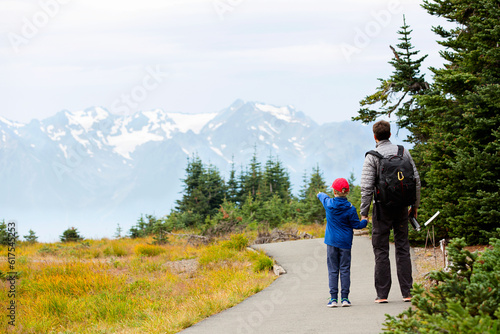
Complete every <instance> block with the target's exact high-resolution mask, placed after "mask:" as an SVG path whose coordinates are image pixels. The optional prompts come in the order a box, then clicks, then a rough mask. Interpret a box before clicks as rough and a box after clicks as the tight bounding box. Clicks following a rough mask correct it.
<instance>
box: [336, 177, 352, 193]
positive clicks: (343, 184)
mask: <svg viewBox="0 0 500 334" xmlns="http://www.w3.org/2000/svg"><path fill="white" fill-rule="evenodd" d="M332 188H333V189H334V190H337V191H338V192H340V193H342V192H344V191H343V189H346V191H349V182H347V180H346V179H344V178H342V177H340V178H338V179H336V180H335V181H333V184H332Z"/></svg>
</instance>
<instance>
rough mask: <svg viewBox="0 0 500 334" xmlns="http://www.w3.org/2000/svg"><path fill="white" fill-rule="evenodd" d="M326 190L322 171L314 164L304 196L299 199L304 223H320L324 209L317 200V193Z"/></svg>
mask: <svg viewBox="0 0 500 334" xmlns="http://www.w3.org/2000/svg"><path fill="white" fill-rule="evenodd" d="M325 191H326V184H325V180H324V178H323V172H322V171H321V169H320V168H319V166H318V165H316V167H315V168H313V171H312V174H311V177H310V179H309V183H308V185H307V190H306V192H305V193H306V198H305V199H304V200H302V201H301V203H302V204H303V205H302V208H301V217H302V220H303V221H304V222H305V223H313V222H315V223H322V222H323V221H324V220H325V217H326V215H325V209H324V208H323V204H322V203H321V202H320V201H319V200H318V197H317V194H318V193H319V192H325Z"/></svg>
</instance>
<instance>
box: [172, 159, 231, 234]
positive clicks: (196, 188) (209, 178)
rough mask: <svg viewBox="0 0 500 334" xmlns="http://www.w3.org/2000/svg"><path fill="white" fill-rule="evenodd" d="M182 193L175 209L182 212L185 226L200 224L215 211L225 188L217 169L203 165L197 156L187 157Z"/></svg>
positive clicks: (220, 202)
mask: <svg viewBox="0 0 500 334" xmlns="http://www.w3.org/2000/svg"><path fill="white" fill-rule="evenodd" d="M183 182H184V193H183V196H182V199H181V200H178V201H177V207H176V209H177V211H178V212H180V213H182V214H184V217H183V221H184V223H185V225H186V226H194V225H201V224H203V222H204V221H205V218H206V217H207V216H209V215H214V214H216V213H217V210H218V209H219V207H220V205H221V204H222V202H223V200H224V197H225V196H226V188H225V184H224V180H223V179H222V177H221V175H220V173H219V170H218V169H217V168H216V167H215V166H213V165H208V166H207V167H205V166H204V164H203V162H202V161H201V159H200V158H199V157H198V156H193V157H192V159H191V160H190V159H188V165H187V167H186V178H185V179H184V180H183Z"/></svg>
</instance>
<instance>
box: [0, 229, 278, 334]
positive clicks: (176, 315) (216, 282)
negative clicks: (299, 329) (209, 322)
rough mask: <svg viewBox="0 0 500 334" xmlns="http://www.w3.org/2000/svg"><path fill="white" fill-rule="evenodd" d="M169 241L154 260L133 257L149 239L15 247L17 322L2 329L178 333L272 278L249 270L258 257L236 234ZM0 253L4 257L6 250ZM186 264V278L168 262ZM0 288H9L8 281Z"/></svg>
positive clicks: (0, 299)
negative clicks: (195, 242)
mask: <svg viewBox="0 0 500 334" xmlns="http://www.w3.org/2000/svg"><path fill="white" fill-rule="evenodd" d="M171 239H172V240H171V243H170V244H169V245H165V246H154V247H155V248H154V249H155V250H154V251H153V253H154V252H158V253H159V255H156V256H155V255H154V254H150V253H148V252H147V251H146V253H147V254H146V255H148V256H144V255H143V253H141V252H138V253H136V250H137V249H141V247H142V249H144V247H146V248H145V249H148V247H149V246H148V244H149V243H150V242H151V239H149V238H148V239H134V240H131V239H121V240H106V239H103V240H88V241H85V242H83V243H68V244H60V243H52V244H34V245H32V244H27V243H20V244H19V245H18V246H17V249H16V259H17V261H16V268H15V270H16V271H17V272H19V273H20V274H19V275H20V277H19V278H18V280H17V281H16V298H15V301H16V325H15V327H13V326H11V325H9V324H8V323H7V321H8V318H7V317H6V315H7V313H6V311H4V312H5V315H4V316H2V317H0V319H1V320H0V331H2V332H6V333H176V332H178V331H180V330H182V329H184V328H186V327H189V326H191V325H193V324H194V323H196V322H198V321H200V320H202V319H204V318H206V317H208V316H210V315H212V314H215V313H218V312H220V311H222V310H224V309H226V308H229V307H231V306H233V305H235V304H237V303H239V302H241V301H242V300H244V299H245V298H247V297H248V296H250V295H252V294H254V293H256V292H258V291H260V290H262V289H264V288H265V287H267V286H268V285H269V284H271V282H272V281H273V280H274V279H275V277H274V276H273V275H272V274H271V273H269V272H268V271H260V272H255V271H254V270H253V267H254V265H255V261H256V260H255V255H252V252H250V251H247V250H246V249H245V248H244V247H241V243H242V240H244V239H242V237H241V236H239V237H233V238H232V239H231V240H230V241H222V242H218V243H215V244H212V245H209V246H199V247H193V246H189V245H186V243H185V241H183V240H181V239H176V238H173V237H172V238H171ZM157 247H159V248H157ZM106 249H108V251H105V250H106ZM158 249H161V250H160V251H159V250H158ZM0 252H2V253H3V254H7V253H6V252H7V249H6V248H5V247H3V248H0ZM149 255H152V256H149ZM0 259H1V258H0ZM3 259H5V261H4V260H1V261H0V270H1V271H2V272H3V273H5V272H7V271H9V267H8V263H7V261H6V259H7V256H6V255H5V256H4V257H3ZM187 259H190V260H189V261H191V262H196V269H194V270H192V271H191V272H189V273H186V272H179V271H175V270H174V269H173V267H172V266H170V265H169V264H170V263H172V262H171V261H178V260H187ZM2 283H3V284H4V285H5V286H6V287H7V289H8V286H9V283H8V282H7V281H5V278H3V279H2ZM9 302H10V299H9V298H8V296H7V294H6V293H3V294H0V305H1V308H2V310H6V308H7V306H8V305H9Z"/></svg>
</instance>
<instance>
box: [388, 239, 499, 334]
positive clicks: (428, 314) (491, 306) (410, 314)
mask: <svg viewBox="0 0 500 334" xmlns="http://www.w3.org/2000/svg"><path fill="white" fill-rule="evenodd" d="M490 242H491V245H492V249H487V250H486V251H485V252H484V253H483V254H482V255H481V256H479V255H478V254H477V253H471V252H470V251H468V250H466V249H464V246H465V239H463V238H462V239H455V240H453V241H452V242H451V244H450V246H449V247H448V254H449V260H450V261H451V265H450V268H449V270H440V271H433V272H431V273H430V275H429V278H430V279H431V280H432V282H434V284H433V285H432V287H431V288H430V290H429V291H426V290H425V289H424V288H423V287H422V286H420V285H417V284H416V285H415V286H414V288H413V292H412V293H413V299H412V304H413V308H409V309H408V310H407V311H405V312H403V313H402V314H400V315H399V316H396V317H392V316H389V315H388V316H387V320H386V322H385V323H384V325H385V330H386V332H385V333H491V334H493V333H498V331H499V330H500V320H499V316H500V310H499V308H498V305H500V285H499V282H500V240H498V239H491V240H490Z"/></svg>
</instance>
